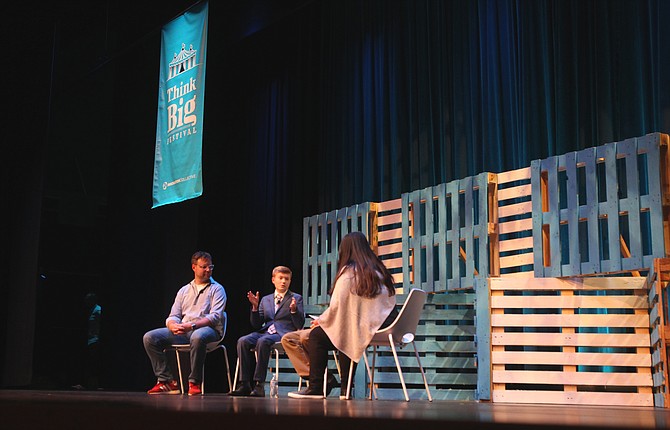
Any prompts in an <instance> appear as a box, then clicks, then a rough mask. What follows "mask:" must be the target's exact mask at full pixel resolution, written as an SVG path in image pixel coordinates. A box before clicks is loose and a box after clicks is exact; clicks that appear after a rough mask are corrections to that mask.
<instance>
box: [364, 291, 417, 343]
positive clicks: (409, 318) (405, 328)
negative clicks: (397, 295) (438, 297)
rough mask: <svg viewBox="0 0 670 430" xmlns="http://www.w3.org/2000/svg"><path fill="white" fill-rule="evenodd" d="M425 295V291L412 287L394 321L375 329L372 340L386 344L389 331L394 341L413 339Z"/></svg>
mask: <svg viewBox="0 0 670 430" xmlns="http://www.w3.org/2000/svg"><path fill="white" fill-rule="evenodd" d="M427 297H428V293H426V292H425V291H423V290H421V289H418V288H412V290H410V292H409V294H408V295H407V299H406V300H405V304H403V305H402V309H400V312H399V313H398V316H397V317H396V319H395V321H393V323H392V324H391V325H390V326H388V327H386V328H384V329H382V330H379V331H377V333H376V334H375V336H374V338H373V342H377V341H381V342H386V343H387V344H388V334H389V332H390V333H392V334H393V341H394V342H395V343H409V342H411V341H412V340H414V335H415V333H416V328H417V326H418V325H419V320H420V319H421V312H422V311H423V305H425V304H426V299H427Z"/></svg>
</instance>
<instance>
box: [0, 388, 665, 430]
mask: <svg viewBox="0 0 670 430" xmlns="http://www.w3.org/2000/svg"><path fill="white" fill-rule="evenodd" d="M0 423H2V428H4V429H14V428H20V429H45V428H52V429H53V428H55V429H89V428H90V429H94V428H95V429H100V430H102V429H135V428H146V429H149V428H168V427H169V428H186V427H189V428H212V427H214V428H218V426H221V428H232V429H236V428H237V429H243V428H251V427H252V426H254V425H259V424H260V425H265V424H266V423H267V424H269V425H271V426H272V428H273V429H282V428H289V426H295V425H299V426H300V427H301V428H312V429H314V430H324V429H331V428H332V429H345V430H359V429H360V430H373V428H374V427H377V428H378V429H382V428H383V429H384V430H389V429H401V428H402V429H413V430H428V428H435V429H437V428H454V429H456V428H457V429H459V430H463V429H475V428H476V429H480V430H482V429H494V428H500V429H502V428H514V429H536V428H537V429H540V428H541V429H552V428H554V429H557V428H566V427H571V428H585V429H648V428H670V410H668V409H660V408H640V407H635V408H633V407H619V406H617V407H604V406H556V405H518V404H511V405H510V404H493V403H488V402H486V403H484V402H459V401H434V402H432V403H430V402H427V401H422V400H416V401H411V402H404V401H389V400H376V401H369V400H364V399H352V400H349V401H345V400H339V399H338V398H337V397H332V398H328V399H326V400H312V399H290V398H287V397H281V398H279V399H269V398H264V399H257V398H239V397H229V396H227V395H225V394H219V393H216V394H207V395H205V396H201V397H188V396H182V395H161V396H149V395H147V394H145V393H137V392H109V391H36V390H0ZM229 426H232V427H229ZM238 426H240V427H238ZM427 426H430V427H427Z"/></svg>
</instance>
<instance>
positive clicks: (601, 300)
mask: <svg viewBox="0 0 670 430" xmlns="http://www.w3.org/2000/svg"><path fill="white" fill-rule="evenodd" d="M491 306H492V307H494V308H517V309H518V308H526V309H528V308H534V309H560V308H572V309H580V308H581V309H605V308H606V309H647V308H648V306H647V303H646V300H645V298H644V296H496V297H493V298H491Z"/></svg>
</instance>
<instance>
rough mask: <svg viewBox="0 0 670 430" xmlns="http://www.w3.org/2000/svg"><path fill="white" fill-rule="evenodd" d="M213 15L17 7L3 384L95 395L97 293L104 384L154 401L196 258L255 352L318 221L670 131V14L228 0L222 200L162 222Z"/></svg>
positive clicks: (206, 199)
mask: <svg viewBox="0 0 670 430" xmlns="http://www.w3.org/2000/svg"><path fill="white" fill-rule="evenodd" d="M194 3H195V2H194V1H166V2H160V6H156V5H154V4H153V2H118V1H117V2H112V1H107V2H100V3H99V4H98V3H90V2H68V3H67V4H66V5H53V4H51V3H45V4H39V3H38V4H36V5H35V4H34V3H31V5H32V6H31V7H30V8H27V7H25V6H20V5H14V6H12V9H10V11H11V14H9V15H11V16H13V17H15V19H14V20H12V21H11V23H10V24H9V25H7V26H5V27H4V28H3V30H2V31H3V32H6V36H7V37H6V38H3V40H7V41H8V44H7V46H6V51H7V54H6V56H7V57H8V58H10V59H11V61H8V63H7V64H8V65H7V66H6V68H5V70H4V76H5V77H6V79H5V88H6V89H7V90H8V91H9V97H8V102H7V107H9V108H10V109H9V110H10V111H11V115H10V116H9V121H7V122H6V124H5V138H4V139H3V144H2V150H3V154H4V156H3V157H2V160H3V161H4V162H3V165H4V166H5V167H6V168H5V169H3V171H2V190H3V195H4V196H5V199H6V202H7V204H6V205H3V207H4V208H5V209H4V210H3V211H4V212H5V214H6V215H8V216H7V217H6V219H7V222H5V223H4V224H2V227H1V228H2V230H0V231H1V232H2V245H1V247H0V252H1V253H2V254H0V257H2V258H1V259H0V260H1V261H2V262H1V263H0V264H1V266H0V270H1V272H0V279H1V280H2V291H4V292H5V293H4V294H3V296H4V297H5V298H6V300H5V301H4V305H3V306H4V308H3V311H4V312H3V313H2V314H1V315H0V329H1V330H0V341H2V343H3V344H4V345H5V348H4V351H5V353H4V354H3V355H2V357H0V360H2V361H0V365H1V367H2V369H3V373H2V375H3V376H2V386H29V387H35V388H44V387H48V388H67V387H69V386H70V385H72V384H74V383H76V382H77V375H78V374H79V373H80V364H81V361H80V359H81V349H82V347H83V330H84V323H85V313H84V312H83V311H82V309H81V306H82V304H83V303H82V301H83V296H84V294H85V293H86V292H87V291H96V292H98V293H99V295H100V297H101V304H102V306H103V315H104V317H103V339H104V346H105V363H104V365H105V374H104V377H105V378H104V381H103V385H104V386H105V388H107V389H120V390H143V389H146V388H147V387H148V386H150V385H151V383H152V382H153V376H152V375H151V372H150V366H149V362H148V360H147V359H146V356H145V354H144V351H143V349H142V345H141V336H142V334H143V333H144V332H145V331H146V330H148V329H150V328H153V327H156V326H159V325H161V324H162V322H163V320H164V318H165V316H166V314H167V312H168V310H169V306H170V304H171V302H172V299H173V297H174V294H175V292H176V290H177V288H178V287H179V286H181V285H183V284H184V283H186V282H188V281H189V279H190V277H191V275H192V273H191V271H190V266H189V257H190V255H191V253H192V252H193V251H195V250H197V249H204V250H207V251H209V252H211V253H212V254H213V256H214V262H215V264H216V270H215V273H214V277H215V279H217V280H218V281H220V282H221V283H222V284H223V285H224V286H225V287H226V290H227V292H228V299H229V302H228V303H229V304H228V313H229V316H230V324H229V334H228V340H227V341H226V345H227V346H228V348H229V350H230V352H231V357H232V358H233V360H234V353H233V351H234V345H235V341H236V339H237V338H238V337H239V336H240V335H241V334H244V333H246V332H248V330H249V325H248V322H247V321H248V306H247V304H246V299H245V296H244V294H245V292H246V291H247V290H249V289H252V290H260V291H261V292H262V293H269V292H270V290H271V284H270V271H271V269H272V267H273V266H275V265H277V264H286V265H289V266H290V267H292V268H293V270H294V281H293V282H294V283H293V287H294V289H296V290H298V291H299V290H300V288H301V283H302V274H301V265H302V242H301V241H302V219H303V217H305V216H309V215H313V214H317V213H321V212H325V211H329V210H332V209H337V208H341V207H344V206H348V205H351V204H355V203H361V202H364V201H384V200H388V199H392V198H397V197H399V196H400V194H401V193H403V192H408V191H412V190H416V189H420V188H423V187H426V186H430V185H435V184H439V183H443V182H448V181H451V180H453V179H457V178H462V177H465V176H470V175H474V174H477V173H480V172H482V171H492V172H500V171H505V170H510V169H514V168H518V167H524V166H527V165H529V164H530V161H531V160H533V159H538V158H545V157H547V156H550V155H557V154H563V153H565V152H568V151H573V150H578V149H582V148H585V147H590V146H595V145H600V144H603V143H607V142H612V141H616V140H621V139H625V138H628V137H635V136H641V135H644V134H646V133H650V132H656V131H661V132H667V131H668V130H670V80H669V78H668V73H667V71H668V69H669V67H668V66H669V61H670V43H669V42H670V40H669V39H668V37H667V35H665V34H664V32H663V31H662V28H661V27H660V22H661V21H660V20H661V18H662V17H664V16H668V13H669V12H670V6H669V5H668V3H667V2H663V1H651V0H650V1H636V2H632V1H495V2H494V1H465V0H463V1H438V0H432V1H429V0H417V1H412V0H390V1H388V0H363V1H354V0H344V1H342V0H340V1H337V0H322V1H317V0H290V1H289V0H284V1H263V0H256V1H226V2H216V1H214V2H211V4H210V19H209V43H208V44H209V53H208V68H207V81H206V97H205V104H206V106H205V125H204V147H203V152H204V194H203V196H202V197H200V198H198V199H194V200H190V201H187V202H184V203H180V204H176V205H168V206H165V207H160V208H157V209H153V210H152V209H150V206H151V180H152V168H153V149H154V139H155V125H156V104H157V91H158V88H157V85H158V61H159V47H160V27H161V26H162V25H163V24H165V23H166V22H168V21H169V20H170V19H172V18H173V17H175V16H176V15H178V14H179V13H181V12H183V11H184V10H186V9H187V8H188V7H190V6H191V5H192V4H194ZM14 9H16V10H14ZM5 157H6V158H5ZM220 364H221V363H218V362H217V359H214V360H213V363H212V364H210V365H211V366H213V368H215V367H216V366H218V365H220ZM213 379H217V380H220V379H221V378H213ZM217 388H221V389H222V387H217Z"/></svg>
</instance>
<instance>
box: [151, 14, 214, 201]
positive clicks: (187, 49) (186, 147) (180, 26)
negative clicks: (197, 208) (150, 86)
mask: <svg viewBox="0 0 670 430" xmlns="http://www.w3.org/2000/svg"><path fill="white" fill-rule="evenodd" d="M208 11H209V7H208V3H207V2H203V3H199V4H197V5H195V6H193V7H192V8H191V9H189V10H188V11H187V12H185V13H184V14H182V15H180V16H179V17H177V18H175V19H173V20H172V21H170V22H169V23H168V24H166V25H165V26H163V29H162V31H161V62H160V80H159V88H158V121H157V125H156V152H155V158H154V181H153V206H152V208H155V207H158V206H162V205H166V204H169V203H177V202H181V201H184V200H187V199H192V198H195V197H198V196H200V195H202V131H203V129H202V126H203V115H204V106H205V104H204V101H205V68H206V67H205V66H206V58H207V16H208Z"/></svg>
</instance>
